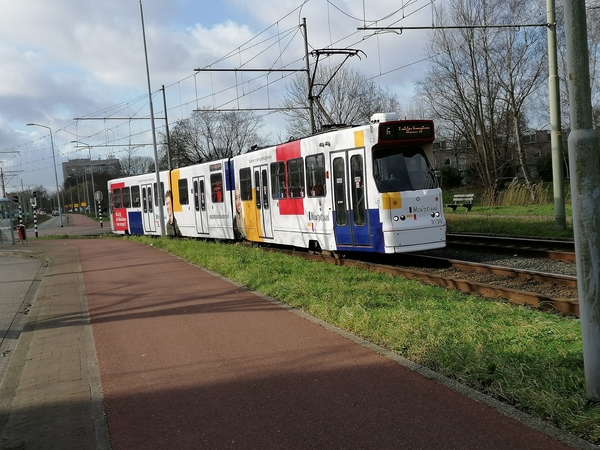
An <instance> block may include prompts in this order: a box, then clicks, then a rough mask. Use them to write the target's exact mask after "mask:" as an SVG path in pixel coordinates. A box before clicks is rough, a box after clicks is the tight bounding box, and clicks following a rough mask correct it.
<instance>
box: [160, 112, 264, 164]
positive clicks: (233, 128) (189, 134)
mask: <svg viewBox="0 0 600 450" xmlns="http://www.w3.org/2000/svg"><path fill="white" fill-rule="evenodd" d="M262 125H263V119H262V117H260V116H257V115H256V114H255V113H254V112H251V111H231V112H218V111H210V110H208V108H207V109H206V110H202V111H196V112H194V113H193V114H192V117H190V118H188V119H180V120H178V121H177V122H176V123H175V125H174V126H173V127H172V129H171V130H170V133H169V137H170V146H169V149H170V156H171V167H173V168H176V167H184V166H189V165H191V164H198V163H202V162H206V161H214V160H216V159H220V158H228V157H231V156H235V155H239V154H240V153H242V152H243V151H245V150H248V149H249V148H250V147H252V146H253V145H258V146H262V145H264V143H265V138H264V137H262V136H261V135H260V134H259V131H260V129H261V127H262ZM166 150H167V149H166V138H165V136H164V135H163V136H162V147H161V163H160V164H161V167H164V168H166V167H167V164H166V155H167V151H166Z"/></svg>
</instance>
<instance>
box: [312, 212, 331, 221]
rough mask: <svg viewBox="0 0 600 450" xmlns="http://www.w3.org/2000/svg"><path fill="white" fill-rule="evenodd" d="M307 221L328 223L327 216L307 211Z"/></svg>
mask: <svg viewBox="0 0 600 450" xmlns="http://www.w3.org/2000/svg"><path fill="white" fill-rule="evenodd" d="M308 220H312V221H314V222H329V214H322V213H313V212H310V211H308Z"/></svg>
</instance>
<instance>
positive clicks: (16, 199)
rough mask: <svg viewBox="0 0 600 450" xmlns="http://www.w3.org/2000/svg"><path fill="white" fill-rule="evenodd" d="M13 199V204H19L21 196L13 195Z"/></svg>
mask: <svg viewBox="0 0 600 450" xmlns="http://www.w3.org/2000/svg"><path fill="white" fill-rule="evenodd" d="M12 199H13V202H15V203H19V194H13V196H12Z"/></svg>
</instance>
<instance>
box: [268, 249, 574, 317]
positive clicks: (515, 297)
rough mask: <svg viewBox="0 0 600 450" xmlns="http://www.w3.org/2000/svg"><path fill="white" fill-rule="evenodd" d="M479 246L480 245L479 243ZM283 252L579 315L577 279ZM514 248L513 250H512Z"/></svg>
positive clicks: (466, 264) (420, 259) (429, 259)
mask: <svg viewBox="0 0 600 450" xmlns="http://www.w3.org/2000/svg"><path fill="white" fill-rule="evenodd" d="M480 247H481V244H480ZM265 250H268V251H283V252H286V253H289V254H292V255H294V256H297V257H302V258H305V259H309V260H314V261H322V262H325V263H328V264H334V265H342V266H356V267H360V268H363V269H365V270H369V271H372V272H378V273H386V274H390V275H393V276H402V277H405V278H411V279H417V280H420V281H423V282H426V283H429V284H435V285H438V286H443V287H447V288H449V289H456V290H459V291H461V292H464V293H467V294H475V295H480V296H482V297H485V298H489V299H495V300H498V299H502V300H506V301H509V302H511V303H514V304H517V305H529V306H531V307H534V308H539V309H542V310H547V311H554V312H560V313H562V314H565V315H572V316H577V317H579V302H578V299H577V278H576V277H575V276H569V275H560V274H553V273H547V272H540V271H535V270H523V269H515V268H511V267H501V266H497V265H490V264H483V263H478V262H471V261H463V260H455V259H449V258H443V257H434V256H425V255H421V254H404V255H393V256H390V257H384V255H379V256H378V258H379V262H377V263H375V262H369V261H365V260H360V261H358V260H352V259H345V258H343V259H340V258H335V257H333V256H326V255H316V254H309V253H303V252H298V251H287V250H280V249H277V250H275V249H272V248H265ZM514 251H515V250H514V249H513V250H512V252H513V253H514Z"/></svg>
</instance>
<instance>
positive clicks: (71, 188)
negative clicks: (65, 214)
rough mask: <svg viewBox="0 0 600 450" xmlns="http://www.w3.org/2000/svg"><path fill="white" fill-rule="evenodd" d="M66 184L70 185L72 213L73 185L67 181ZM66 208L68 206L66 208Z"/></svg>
mask: <svg viewBox="0 0 600 450" xmlns="http://www.w3.org/2000/svg"><path fill="white" fill-rule="evenodd" d="M65 183H67V184H68V185H69V193H70V194H71V211H69V212H72V211H73V185H72V184H71V183H69V182H68V181H66V180H65ZM65 208H66V206H65Z"/></svg>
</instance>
